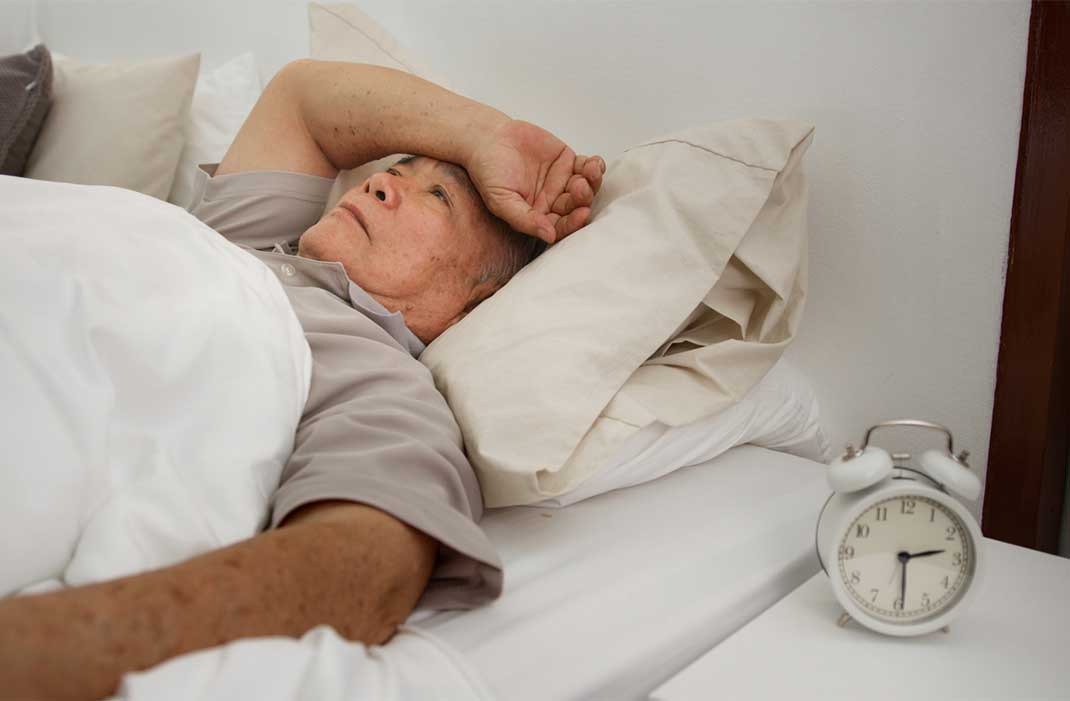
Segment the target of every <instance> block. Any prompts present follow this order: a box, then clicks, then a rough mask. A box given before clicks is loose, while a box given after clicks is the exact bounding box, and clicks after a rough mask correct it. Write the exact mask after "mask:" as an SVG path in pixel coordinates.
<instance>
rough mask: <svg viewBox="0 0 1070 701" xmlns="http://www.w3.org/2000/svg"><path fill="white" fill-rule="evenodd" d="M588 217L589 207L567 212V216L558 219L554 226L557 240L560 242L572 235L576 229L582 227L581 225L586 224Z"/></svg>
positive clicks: (589, 214)
mask: <svg viewBox="0 0 1070 701" xmlns="http://www.w3.org/2000/svg"><path fill="white" fill-rule="evenodd" d="M590 217H591V208H590V207H577V208H576V209H574V210H572V211H571V212H569V214H568V215H567V216H564V217H561V218H560V219H558V220H557V222H556V223H555V224H554V229H556V230H557V240H558V241H560V240H561V239H563V238H565V237H566V236H569V235H570V234H572V233H574V232H575V231H576V230H577V229H580V228H581V227H583V225H584V224H586V223H587V220H588V219H590Z"/></svg>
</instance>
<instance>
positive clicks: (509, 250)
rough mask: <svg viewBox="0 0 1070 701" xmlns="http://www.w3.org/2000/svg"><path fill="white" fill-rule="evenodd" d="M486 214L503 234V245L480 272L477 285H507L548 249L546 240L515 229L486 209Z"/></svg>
mask: <svg viewBox="0 0 1070 701" xmlns="http://www.w3.org/2000/svg"><path fill="white" fill-rule="evenodd" d="M483 214H484V216H485V217H486V218H487V219H489V220H490V221H491V224H492V226H493V227H494V229H495V231H496V232H497V233H498V234H499V235H500V236H501V239H502V246H501V247H500V248H499V252H498V254H497V255H495V256H494V257H493V258H491V260H489V261H487V263H486V264H484V266H483V270H482V271H481V272H480V275H479V279H478V280H477V281H476V284H477V285H482V284H483V283H486V282H490V283H493V285H494V288H495V289H501V288H502V287H505V283H507V282H509V280H511V279H512V277H513V276H514V275H516V274H517V273H518V272H520V269H521V268H523V267H524V266H525V265H527V264H528V263H530V262H531V261H533V260H535V259H536V258H538V257H539V255H540V254H541V253H542V252H543V251H545V250H546V242H545V241H543V240H542V239H537V238H535V237H534V236H528V235H527V234H522V233H520V232H519V231H514V230H513V229H512V227H510V226H509V225H508V224H506V223H505V222H504V221H502V220H501V219H499V218H498V217H496V216H494V215H493V214H491V213H490V211H488V210H486V209H484V210H483Z"/></svg>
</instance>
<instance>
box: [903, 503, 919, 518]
mask: <svg viewBox="0 0 1070 701" xmlns="http://www.w3.org/2000/svg"><path fill="white" fill-rule="evenodd" d="M917 505H918V503H917V502H916V501H914V500H913V499H904V500H903V501H901V502H899V513H901V514H906V515H907V516H913V515H914V507H915V506H917Z"/></svg>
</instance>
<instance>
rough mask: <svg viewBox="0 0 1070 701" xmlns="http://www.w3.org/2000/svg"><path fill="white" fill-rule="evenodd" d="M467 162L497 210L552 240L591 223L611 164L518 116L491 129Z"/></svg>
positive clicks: (533, 233)
mask: <svg viewBox="0 0 1070 701" xmlns="http://www.w3.org/2000/svg"><path fill="white" fill-rule="evenodd" d="M464 165H465V166H466V167H467V169H468V175H469V176H470V177H471V178H472V182H473V183H474V184H475V186H476V188H477V189H478V190H479V193H480V194H481V195H482V196H483V201H484V202H486V204H487V208H488V209H490V211H491V212H493V213H494V214H495V215H497V216H498V217H500V218H501V219H504V220H505V221H506V222H507V223H508V224H509V225H510V226H512V227H513V228H514V229H516V230H517V231H520V232H522V233H525V234H529V235H531V236H537V237H538V238H540V239H542V240H544V241H546V242H547V243H554V242H556V241H560V240H561V239H563V238H565V237H566V236H568V235H569V234H571V233H573V232H574V231H576V230H577V229H579V228H580V227H582V226H583V225H585V224H586V223H587V221H588V219H590V216H591V207H590V205H591V202H592V201H593V200H594V196H595V194H597V192H598V189H599V188H600V187H601V186H602V174H603V173H605V170H606V164H605V161H603V160H602V158H601V157H599V156H591V157H587V156H577V155H576V154H575V153H574V152H573V151H572V149H570V148H569V147H568V146H567V145H565V143H564V142H562V141H561V140H560V139H558V138H557V137H556V136H554V135H553V134H551V133H550V132H548V131H546V130H545V129H541V128H539V127H537V126H535V125H534V124H530V123H528V122H522V121H518V120H511V121H508V122H505V123H504V124H502V125H501V126H499V127H498V128H497V129H495V130H494V131H492V132H490V133H489V134H487V136H486V137H485V138H484V139H483V140H482V142H481V143H480V144H479V146H478V147H477V148H476V150H475V151H474V152H473V154H472V156H471V158H470V159H469V161H468V162H467V163H465V164H464Z"/></svg>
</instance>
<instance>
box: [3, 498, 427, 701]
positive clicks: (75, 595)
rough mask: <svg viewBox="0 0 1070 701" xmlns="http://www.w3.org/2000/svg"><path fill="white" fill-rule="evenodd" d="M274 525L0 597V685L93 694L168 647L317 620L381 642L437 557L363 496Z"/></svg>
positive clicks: (20, 693)
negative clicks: (51, 587)
mask: <svg viewBox="0 0 1070 701" xmlns="http://www.w3.org/2000/svg"><path fill="white" fill-rule="evenodd" d="M283 526H284V527H282V528H279V529H275V530H272V531H268V532H266V533H262V534H260V535H258V536H256V537H254V538H251V539H249V540H245V541H242V542H240V543H237V544H235V545H232V546H230V547H227V548H223V549H221V550H216V551H213V552H210V553H207V554H205V555H201V556H198V557H195V558H193V559H191V560H187V561H185V562H182V563H180V564H177V565H174V566H171V567H167V568H164V569H160V570H155V571H152V572H147V573H144V574H139V575H134V576H131V577H124V578H122V579H117V580H112V581H108V582H103V583H100V584H92V585H87V586H81V587H75V588H72V589H65V590H62V591H57V592H52V593H48V594H38V595H32V596H25V597H15V598H9V599H0V697H3V698H19V699H97V698H101V697H104V696H107V695H109V694H112V693H114V692H115V690H116V688H117V686H118V683H119V680H120V678H121V676H122V675H123V674H124V673H126V672H130V671H136V670H141V669H146V668H148V667H151V666H153V665H155V664H157V663H159V662H162V661H164V660H166V659H169V658H171V657H174V656H176V655H180V654H183V653H186V652H191V651H194V650H199V649H202V648H207V647H212V646H215V645H220V644H223V643H226V642H229V641H231V640H235V639H237V638H244V637H252V636H265V635H286V636H300V635H302V634H303V633H304V632H306V631H307V630H309V629H311V628H313V627H315V626H316V625H319V624H322V623H327V624H330V625H332V626H334V627H335V629H337V630H338V631H339V633H340V634H342V635H343V636H345V637H346V638H348V639H350V640H359V641H361V642H364V643H367V644H381V643H383V642H385V641H387V640H388V639H389V638H390V637H391V636H392V635H393V634H394V631H395V629H396V628H397V626H398V625H399V624H400V623H401V622H403V621H404V620H405V619H406V618H407V617H408V615H409V613H410V612H411V611H412V609H413V607H414V606H415V604H416V601H417V600H418V599H419V597H420V595H421V594H422V593H423V590H424V588H425V587H426V585H427V581H428V579H429V577H430V574H431V570H432V568H433V566H434V560H435V553H436V548H437V545H436V543H435V541H434V540H432V539H431V538H429V537H428V536H426V535H424V534H423V533H421V532H419V531H417V530H415V529H413V528H410V527H409V526H407V525H405V524H403V523H402V522H400V521H398V520H396V519H394V518H393V517H391V516H389V515H387V514H384V513H383V512H381V511H379V510H377V509H373V508H371V507H368V506H364V505H361V504H355V503H352V502H317V503H315V504H310V505H308V506H305V507H303V508H301V509H299V510H297V511H295V512H294V513H293V514H291V515H290V517H289V518H287V519H286V521H285V522H284V523H283Z"/></svg>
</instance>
